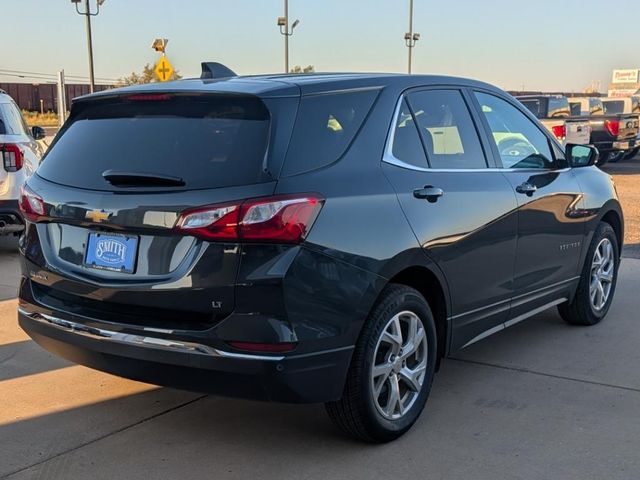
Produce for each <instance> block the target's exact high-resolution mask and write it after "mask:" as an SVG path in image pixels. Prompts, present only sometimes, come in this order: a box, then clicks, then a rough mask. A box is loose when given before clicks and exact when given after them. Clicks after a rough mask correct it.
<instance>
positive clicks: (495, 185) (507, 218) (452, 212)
mask: <svg viewBox="0 0 640 480" xmlns="http://www.w3.org/2000/svg"><path fill="white" fill-rule="evenodd" d="M388 143H389V145H388V149H387V152H386V153H385V162H384V164H383V165H384V167H383V168H384V171H385V174H386V175H387V177H388V178H389V180H390V181H391V183H392V184H393V186H394V188H395V190H396V192H397V194H398V198H399V200H400V203H401V205H402V209H403V210H404V213H405V215H406V216H407V218H408V220H409V223H410V224H411V227H412V228H413V231H414V233H415V235H416V237H417V239H418V241H419V242H420V244H421V245H422V247H423V249H424V251H425V252H426V254H427V255H429V256H430V257H431V258H432V259H433V260H434V261H435V262H436V263H437V265H438V266H439V267H440V269H441V270H442V271H443V272H444V274H445V276H446V279H447V282H448V287H449V293H450V297H451V305H452V311H451V312H449V316H450V319H451V325H452V339H451V346H452V348H454V349H455V348H459V347H462V346H465V345H466V344H468V343H471V342H473V341H475V340H477V339H480V338H482V337H484V336H486V335H488V334H489V333H492V332H494V331H496V330H499V329H501V328H503V322H504V321H505V320H506V318H507V315H508V313H509V301H510V298H511V293H512V280H513V268H514V258H515V252H516V229H517V218H516V211H517V205H516V200H515V195H514V193H513V190H512V188H511V185H510V184H509V182H508V180H507V179H506V178H505V177H504V175H503V174H502V173H501V172H500V171H499V170H498V169H496V168H490V165H491V167H493V165H492V164H491V162H489V163H488V162H487V155H485V151H486V150H487V148H489V147H488V143H487V142H486V140H485V141H484V143H483V141H482V140H481V138H480V137H479V135H478V131H477V129H476V124H475V122H474V120H473V119H472V116H471V114H470V112H469V109H468V105H467V102H466V100H465V97H464V96H463V94H462V92H461V91H459V90H455V89H449V90H443V89H429V90H419V91H415V92H412V93H409V94H407V95H406V96H405V98H404V99H403V100H402V103H401V106H400V109H399V111H398V113H397V117H396V120H395V125H394V129H393V131H392V134H391V135H390V139H389V142H388ZM425 151H426V155H425ZM489 158H490V159H491V156H490V155H489Z"/></svg>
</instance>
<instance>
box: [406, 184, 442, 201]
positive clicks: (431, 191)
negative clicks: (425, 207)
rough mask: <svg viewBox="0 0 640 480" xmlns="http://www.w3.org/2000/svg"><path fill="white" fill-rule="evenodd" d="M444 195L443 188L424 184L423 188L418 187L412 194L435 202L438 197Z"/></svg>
mask: <svg viewBox="0 0 640 480" xmlns="http://www.w3.org/2000/svg"><path fill="white" fill-rule="evenodd" d="M443 195H444V190H442V189H441V188H436V187H434V186H433V185H425V187H424V188H419V189H417V190H414V191H413V196H414V197H416V198H420V199H425V200H427V202H429V203H435V202H437V201H438V199H439V198H440V197H441V196H443Z"/></svg>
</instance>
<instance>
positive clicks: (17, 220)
mask: <svg viewBox="0 0 640 480" xmlns="http://www.w3.org/2000/svg"><path fill="white" fill-rule="evenodd" d="M44 136H45V131H44V129H43V128H41V127H33V128H31V129H30V128H28V127H27V124H26V122H25V121H24V118H22V113H21V112H20V109H19V108H18V105H16V103H15V102H14V101H13V99H12V98H11V97H10V96H9V95H7V93H6V92H5V91H4V90H0V161H1V162H2V163H1V164H0V235H8V234H16V235H17V234H19V233H20V232H21V231H22V230H23V229H24V222H23V220H22V215H21V214H20V210H19V208H18V199H19V198H20V188H21V187H22V185H23V184H24V182H25V180H26V179H27V178H29V176H30V175H31V174H32V173H33V172H34V171H35V169H36V167H37V166H38V164H39V163H40V159H41V158H42V155H43V153H44V152H43V150H42V147H41V146H40V144H39V143H38V142H37V141H36V140H41V139H43V138H44Z"/></svg>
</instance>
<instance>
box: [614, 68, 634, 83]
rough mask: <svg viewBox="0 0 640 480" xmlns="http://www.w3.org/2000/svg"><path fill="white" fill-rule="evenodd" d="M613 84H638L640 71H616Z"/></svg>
mask: <svg viewBox="0 0 640 480" xmlns="http://www.w3.org/2000/svg"><path fill="white" fill-rule="evenodd" d="M611 81H612V82H613V83H638V69H637V68H633V69H626V70H614V71H613V77H612V80H611Z"/></svg>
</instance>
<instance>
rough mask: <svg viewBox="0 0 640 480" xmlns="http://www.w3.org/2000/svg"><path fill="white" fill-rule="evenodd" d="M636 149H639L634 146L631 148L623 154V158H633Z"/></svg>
mask: <svg viewBox="0 0 640 480" xmlns="http://www.w3.org/2000/svg"><path fill="white" fill-rule="evenodd" d="M638 151H640V148H634V149H633V150H630V151H629V152H628V153H627V154H625V156H624V158H625V159H631V158H634V157H635V156H636V155H637V154H638Z"/></svg>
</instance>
